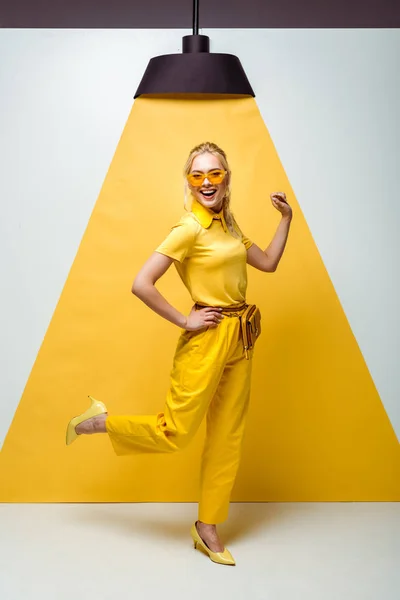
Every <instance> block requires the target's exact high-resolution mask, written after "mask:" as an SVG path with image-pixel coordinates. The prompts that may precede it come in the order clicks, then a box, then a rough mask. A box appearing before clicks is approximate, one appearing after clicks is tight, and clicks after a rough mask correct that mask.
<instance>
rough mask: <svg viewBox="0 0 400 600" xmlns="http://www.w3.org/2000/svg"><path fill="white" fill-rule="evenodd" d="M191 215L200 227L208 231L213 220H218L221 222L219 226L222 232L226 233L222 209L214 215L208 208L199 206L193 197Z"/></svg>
mask: <svg viewBox="0 0 400 600" xmlns="http://www.w3.org/2000/svg"><path fill="white" fill-rule="evenodd" d="M192 213H193V214H194V216H195V217H196V218H197V220H198V221H199V223H200V225H202V227H205V229H208V228H209V227H210V225H211V223H212V222H213V219H219V220H220V221H221V225H222V227H223V229H224V231H227V229H228V228H227V226H226V221H225V217H224V211H223V209H221V210H220V211H219V212H218V213H215V212H214V211H212V210H209V209H208V208H206V207H205V206H203V205H202V204H200V202H199V201H198V200H197V199H196V198H195V197H194V196H193V200H192Z"/></svg>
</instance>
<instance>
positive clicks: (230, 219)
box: [183, 142, 242, 239]
mask: <svg viewBox="0 0 400 600" xmlns="http://www.w3.org/2000/svg"><path fill="white" fill-rule="evenodd" d="M206 152H209V153H210V154H213V155H214V156H216V157H217V158H218V159H219V161H220V163H221V165H222V167H223V169H224V170H225V171H226V172H227V174H226V177H225V181H226V189H225V195H224V197H223V200H222V209H223V214H224V218H225V222H226V225H227V227H228V229H229V231H230V233H231V234H232V235H233V237H236V238H239V239H241V238H242V232H241V231H240V228H239V226H238V224H237V222H236V219H235V217H234V216H233V213H232V211H231V208H230V203H231V170H230V168H229V164H228V159H227V158H226V154H225V152H224V151H223V150H222V148H220V147H219V146H217V144H214V143H213V142H203V143H202V144H199V145H198V146H196V147H195V148H193V150H191V151H190V153H189V156H188V159H187V161H186V163H185V166H184V169H183V173H184V175H185V201H184V207H185V210H188V209H187V190H188V182H187V179H186V175H188V174H189V173H190V169H191V168H192V163H193V161H194V159H195V158H196V156H199V154H204V153H206Z"/></svg>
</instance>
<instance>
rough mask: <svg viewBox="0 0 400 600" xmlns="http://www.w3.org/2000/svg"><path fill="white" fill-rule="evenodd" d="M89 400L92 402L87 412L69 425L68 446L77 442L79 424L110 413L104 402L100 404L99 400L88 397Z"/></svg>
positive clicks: (72, 420) (75, 418)
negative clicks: (76, 428) (76, 429)
mask: <svg viewBox="0 0 400 600" xmlns="http://www.w3.org/2000/svg"><path fill="white" fill-rule="evenodd" d="M88 398H90V400H91V405H90V408H88V409H87V411H85V412H84V413H82V414H81V415H79V416H77V417H74V418H73V419H71V420H70V422H69V423H68V427H67V435H66V442H67V446H69V445H70V444H72V442H74V441H75V440H76V438H77V437H78V434H77V433H76V431H75V427H76V426H77V425H79V423H82V421H86V420H87V419H90V418H91V417H96V416H97V415H102V414H104V413H106V412H108V411H107V408H106V405H105V404H103V402H100V401H99V400H95V399H94V398H92V396H88Z"/></svg>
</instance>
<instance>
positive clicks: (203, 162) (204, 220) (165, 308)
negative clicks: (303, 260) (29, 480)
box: [67, 142, 292, 565]
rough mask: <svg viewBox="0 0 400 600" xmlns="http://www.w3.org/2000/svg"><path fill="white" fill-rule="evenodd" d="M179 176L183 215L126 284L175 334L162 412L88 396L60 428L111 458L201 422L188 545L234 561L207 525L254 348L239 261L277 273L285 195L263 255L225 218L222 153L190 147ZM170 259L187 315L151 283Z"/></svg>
mask: <svg viewBox="0 0 400 600" xmlns="http://www.w3.org/2000/svg"><path fill="white" fill-rule="evenodd" d="M184 175H185V182H186V193H185V209H186V212H185V214H184V215H183V216H182V218H181V219H180V221H179V222H178V223H177V224H176V225H174V226H173V227H172V229H171V231H170V233H169V235H168V236H167V237H166V239H165V240H164V241H163V242H162V243H161V244H160V246H158V248H156V250H155V252H154V253H153V254H152V255H151V256H150V258H149V259H148V261H147V262H146V263H145V264H144V266H143V267H142V269H141V270H140V271H139V273H138V275H137V276H136V278H135V281H134V283H133V286H132V292H133V293H134V294H135V295H136V296H137V297H138V298H140V300H142V301H143V302H144V303H145V304H146V305H147V306H149V307H150V308H151V309H152V310H154V311H155V312H156V313H157V314H159V315H160V316H161V317H163V318H165V319H167V320H168V321H170V322H171V323H173V324H174V325H176V326H177V327H179V328H180V329H181V330H183V331H181V335H180V337H179V340H178V345H177V348H176V351H175V356H174V361H173V368H172V371H171V377H170V386H169V390H168V393H167V397H166V401H165V404H164V407H163V410H162V412H160V413H158V414H157V415H154V416H151V417H149V416H143V415H132V416H108V412H107V408H106V406H105V405H104V404H103V403H102V402H99V401H97V400H95V399H94V398H92V397H90V399H91V406H90V408H89V409H88V410H87V411H86V412H84V413H83V414H82V415H79V416H78V417H75V418H73V419H72V420H71V421H70V423H69V425H68V428H67V444H70V443H72V442H73V441H74V440H75V439H76V438H77V436H78V435H82V434H93V433H107V434H108V435H109V438H110V440H111V443H112V445H113V448H114V451H115V453H116V454H117V455H123V454H131V453H140V452H176V451H177V450H181V449H182V448H184V447H185V446H186V445H187V444H188V443H189V442H190V441H191V439H192V438H193V436H194V434H195V433H196V431H197V429H198V427H199V425H200V423H201V422H202V420H203V418H204V417H206V425H207V431H206V440H205V444H204V449H203V453H202V457H201V468H200V481H201V484H200V497H199V507H198V520H197V521H196V522H195V523H194V524H193V525H192V528H191V535H192V538H193V541H194V547H195V548H196V547H199V548H201V549H202V550H203V551H205V552H206V553H207V554H208V556H209V557H210V558H211V560H212V561H214V562H216V563H219V564H225V565H234V564H235V560H234V558H233V557H232V555H231V553H230V552H229V550H228V549H227V548H225V547H224V545H223V543H222V542H221V540H220V538H219V535H218V533H217V527H216V526H217V524H218V523H221V522H223V521H225V520H226V519H227V517H228V509H229V502H230V495H231V491H232V488H233V484H234V482H235V478H236V473H237V470H238V466H239V462H240V456H241V448H242V440H243V435H244V431H245V423H246V415H247V412H248V407H249V397H250V377H251V367H252V358H253V350H252V351H251V352H250V355H249V354H247V353H246V352H245V350H244V347H243V343H242V342H243V340H242V333H241V327H240V316H241V315H242V314H243V312H244V310H245V309H246V306H247V304H246V288H247V272H246V264H249V265H251V266H253V267H255V268H256V269H259V270H260V271H264V272H269V273H270V272H273V271H275V270H276V268H277V266H278V263H279V261H280V258H281V256H282V254H283V251H284V248H285V244H286V240H287V237H288V232H289V227H290V223H291V219H292V209H291V207H290V206H289V204H288V203H287V201H286V197H285V194H284V193H275V194H271V201H272V204H273V206H274V207H275V208H276V209H277V210H278V211H279V212H280V213H281V215H282V218H281V221H280V223H279V226H278V228H277V231H276V233H275V235H274V238H273V240H272V241H271V243H270V244H269V246H268V247H267V249H266V250H265V251H263V250H262V249H261V248H259V247H258V246H257V245H256V244H254V243H252V242H251V241H250V240H249V239H248V238H247V237H245V236H244V235H243V233H242V232H241V230H240V227H239V226H238V224H237V223H236V221H235V218H234V216H233V214H232V212H231V207H230V200H231V187H230V184H231V171H230V169H229V165H228V161H227V157H226V154H225V152H224V151H223V150H222V149H221V148H219V147H218V146H217V145H216V144H213V143H210V142H207V143H204V144H200V145H199V146H197V147H196V148H194V149H193V150H192V151H191V152H190V155H189V157H188V159H187V162H186V165H185V168H184ZM188 192H190V195H191V207H190V210H188V209H187V206H186V203H187V197H188V195H189V194H188ZM172 263H174V264H175V267H176V269H177V271H178V273H179V275H180V277H181V279H182V281H183V283H184V285H185V286H186V288H187V289H188V291H189V293H190V295H191V297H192V299H193V302H194V303H195V304H194V306H193V308H192V309H191V311H190V313H189V315H183V314H181V313H180V312H179V311H178V310H176V309H175V308H174V307H173V306H171V304H169V303H168V301H167V300H166V299H165V298H164V297H163V296H162V295H161V294H160V292H159V291H158V290H157V288H156V285H155V284H156V282H157V281H158V279H159V278H160V277H161V276H162V275H164V273H165V272H166V271H167V270H168V269H169V267H170V266H171V265H172Z"/></svg>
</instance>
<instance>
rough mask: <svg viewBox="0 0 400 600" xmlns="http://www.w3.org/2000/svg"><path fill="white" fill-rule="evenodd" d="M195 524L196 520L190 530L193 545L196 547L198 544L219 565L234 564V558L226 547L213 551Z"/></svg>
mask: <svg viewBox="0 0 400 600" xmlns="http://www.w3.org/2000/svg"><path fill="white" fill-rule="evenodd" d="M196 525H197V521H196V523H194V524H193V525H192V528H191V530H190V533H191V535H192V538H193V542H194V547H195V548H197V546H200V547H201V548H203V550H204V551H205V552H206V553H207V554H208V556H209V557H210V558H211V560H212V561H213V562H215V563H218V564H220V565H235V564H236V563H235V560H234V558H233V556H232V554H231V553H230V552H229V550H228V549H227V548H225V549H224V550H223V552H213V551H212V550H210V548H209V547H208V546H207V544H206V543H205V542H204V541H203V540H202V538H201V537H200V535H199V532H198V531H197V527H196Z"/></svg>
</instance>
